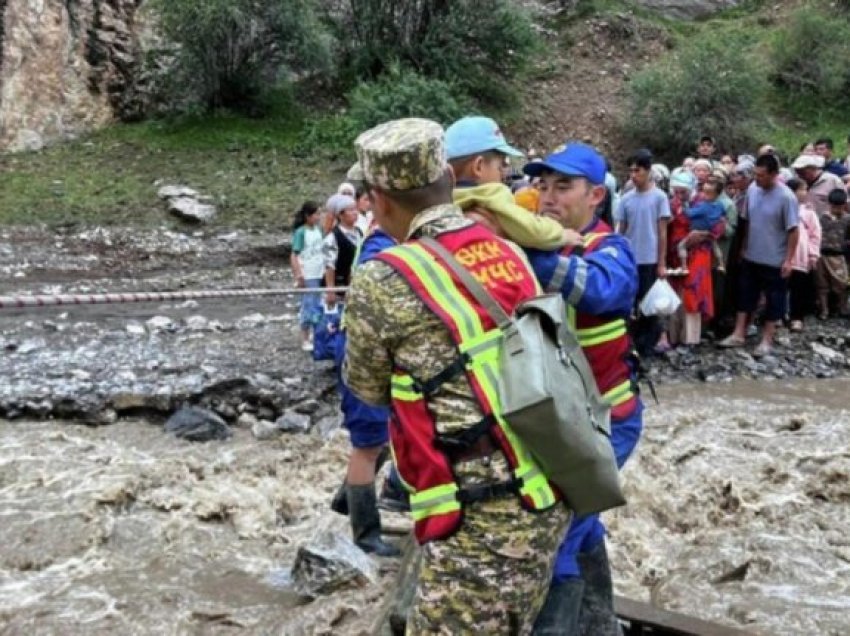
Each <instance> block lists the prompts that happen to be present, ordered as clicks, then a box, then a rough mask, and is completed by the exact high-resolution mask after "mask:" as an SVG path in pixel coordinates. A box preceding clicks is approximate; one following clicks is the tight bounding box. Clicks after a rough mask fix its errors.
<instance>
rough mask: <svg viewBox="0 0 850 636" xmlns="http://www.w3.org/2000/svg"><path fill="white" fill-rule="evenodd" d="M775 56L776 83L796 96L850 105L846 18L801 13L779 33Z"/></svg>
mask: <svg viewBox="0 0 850 636" xmlns="http://www.w3.org/2000/svg"><path fill="white" fill-rule="evenodd" d="M845 4H847V5H848V6H850V3H845ZM771 54H772V55H771V59H772V62H773V72H772V79H773V81H774V82H775V83H776V84H777V85H779V86H780V87H782V88H785V89H787V90H788V91H789V92H790V93H791V94H792V95H793V96H795V97H803V98H815V99H822V100H828V101H829V102H831V104H832V105H836V106H837V105H847V104H850V66H848V60H850V21H848V20H847V17H846V16H845V15H841V14H836V12H835V11H834V10H833V9H828V10H824V9H819V8H817V7H812V6H807V7H804V8H801V9H798V10H797V11H796V12H794V13H793V14H792V15H791V17H790V19H789V20H788V24H787V26H786V27H785V28H783V29H781V30H779V31H778V32H777V33H776V35H775V37H774V39H773V43H772V50H771Z"/></svg>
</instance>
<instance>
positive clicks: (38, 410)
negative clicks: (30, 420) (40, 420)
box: [23, 400, 53, 417]
mask: <svg viewBox="0 0 850 636" xmlns="http://www.w3.org/2000/svg"><path fill="white" fill-rule="evenodd" d="M23 410H24V411H25V412H26V414H27V415H29V416H31V417H47V416H49V415H50V414H51V413H52V412H53V402H51V401H50V400H40V401H38V402H36V401H32V400H29V401H26V402H24V404H23Z"/></svg>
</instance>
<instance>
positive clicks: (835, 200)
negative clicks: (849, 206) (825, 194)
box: [828, 188, 847, 205]
mask: <svg viewBox="0 0 850 636" xmlns="http://www.w3.org/2000/svg"><path fill="white" fill-rule="evenodd" d="M828 201H829V204H830V205H845V204H846V203H847V191H846V190H844V189H843V188H835V190H832V191H831V192H830V193H829V198H828Z"/></svg>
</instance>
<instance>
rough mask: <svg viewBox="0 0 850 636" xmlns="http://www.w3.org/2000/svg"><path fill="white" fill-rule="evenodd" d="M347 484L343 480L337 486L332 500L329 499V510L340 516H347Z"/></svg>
mask: <svg viewBox="0 0 850 636" xmlns="http://www.w3.org/2000/svg"><path fill="white" fill-rule="evenodd" d="M347 485H348V484H346V483H345V480H344V479H343V480H342V483H341V484H340V485H339V488H337V489H336V493H334V498H333V499H331V510H333V511H334V512H335V513H337V514H340V515H345V516H348V488H347V487H346V486H347Z"/></svg>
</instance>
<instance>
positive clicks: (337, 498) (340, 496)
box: [331, 446, 390, 516]
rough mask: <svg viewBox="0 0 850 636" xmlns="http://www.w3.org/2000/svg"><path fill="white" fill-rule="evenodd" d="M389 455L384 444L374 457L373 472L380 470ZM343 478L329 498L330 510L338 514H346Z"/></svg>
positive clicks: (345, 494)
mask: <svg viewBox="0 0 850 636" xmlns="http://www.w3.org/2000/svg"><path fill="white" fill-rule="evenodd" d="M389 456H390V449H389V448H388V447H386V446H384V447H383V448H382V449H381V452H380V453H378V456H377V457H376V458H375V474H376V475H377V474H378V471H380V470H381V467H382V466H383V465H384V464H385V463H386V461H387V459H389ZM346 485H347V484H346V483H345V480H344V479H343V480H342V483H341V484H340V485H339V488H337V490H336V493H335V494H334V497H333V499H331V510H333V511H334V512H335V513H337V514H340V515H345V516H348V491H347V490H346Z"/></svg>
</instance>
